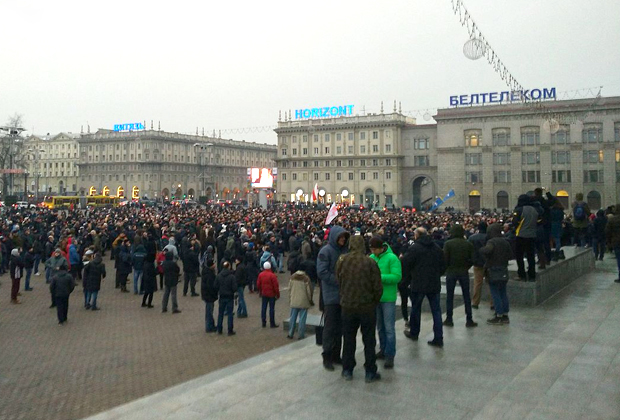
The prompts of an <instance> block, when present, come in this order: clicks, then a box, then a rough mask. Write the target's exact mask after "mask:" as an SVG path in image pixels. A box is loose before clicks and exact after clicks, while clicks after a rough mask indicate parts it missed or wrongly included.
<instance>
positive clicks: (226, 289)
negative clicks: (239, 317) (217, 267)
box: [215, 261, 237, 335]
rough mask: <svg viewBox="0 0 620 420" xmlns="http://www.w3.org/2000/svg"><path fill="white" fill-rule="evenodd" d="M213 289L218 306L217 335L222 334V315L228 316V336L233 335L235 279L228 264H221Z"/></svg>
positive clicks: (225, 262) (226, 262)
mask: <svg viewBox="0 0 620 420" xmlns="http://www.w3.org/2000/svg"><path fill="white" fill-rule="evenodd" d="M215 287H216V288H217V290H218V295H219V299H220V305H219V308H218V315H217V333H218V334H222V329H223V323H224V313H226V314H227V315H228V335H235V334H236V333H235V331H234V329H233V305H234V299H235V293H236V292H237V279H236V278H235V274H234V273H233V272H232V271H231V269H230V263H229V262H228V261H224V262H223V263H222V271H220V273H219V274H218V275H217V277H216V278H215Z"/></svg>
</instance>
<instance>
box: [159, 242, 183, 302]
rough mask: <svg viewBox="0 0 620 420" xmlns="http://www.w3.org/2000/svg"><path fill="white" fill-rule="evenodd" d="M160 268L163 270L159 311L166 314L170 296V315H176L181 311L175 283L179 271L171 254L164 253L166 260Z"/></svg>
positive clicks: (177, 279)
mask: <svg viewBox="0 0 620 420" xmlns="http://www.w3.org/2000/svg"><path fill="white" fill-rule="evenodd" d="M162 267H163V269H164V297H163V298H162V302H161V311H162V312H168V298H169V297H170V295H172V313H173V314H178V313H180V312H181V311H180V310H179V304H178V303H177V283H178V282H179V275H180V272H181V269H180V268H179V265H178V264H177V263H176V262H175V261H174V260H173V255H172V252H167V253H166V260H165V261H164V262H163V264H162Z"/></svg>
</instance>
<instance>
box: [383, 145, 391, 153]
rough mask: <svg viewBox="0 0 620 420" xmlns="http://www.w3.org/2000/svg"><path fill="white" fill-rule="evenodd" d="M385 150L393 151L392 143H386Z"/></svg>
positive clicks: (387, 151)
mask: <svg viewBox="0 0 620 420" xmlns="http://www.w3.org/2000/svg"><path fill="white" fill-rule="evenodd" d="M385 152H386V153H391V152H392V145H391V144H386V145H385Z"/></svg>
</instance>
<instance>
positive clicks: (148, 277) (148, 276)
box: [142, 261, 157, 308]
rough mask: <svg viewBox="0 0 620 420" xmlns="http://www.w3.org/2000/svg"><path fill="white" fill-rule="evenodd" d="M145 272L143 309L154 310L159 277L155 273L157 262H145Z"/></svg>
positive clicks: (143, 274) (143, 275) (143, 279)
mask: <svg viewBox="0 0 620 420" xmlns="http://www.w3.org/2000/svg"><path fill="white" fill-rule="evenodd" d="M143 270H144V272H143V273H142V290H143V291H144V296H143V297H142V307H143V308H153V293H155V291H156V290H157V277H156V272H155V262H153V261H145V262H144V268H143Z"/></svg>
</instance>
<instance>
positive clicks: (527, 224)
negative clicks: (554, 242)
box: [513, 194, 543, 239]
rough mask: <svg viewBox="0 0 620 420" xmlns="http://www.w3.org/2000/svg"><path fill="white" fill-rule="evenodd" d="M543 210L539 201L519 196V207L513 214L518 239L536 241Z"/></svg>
mask: <svg viewBox="0 0 620 420" xmlns="http://www.w3.org/2000/svg"><path fill="white" fill-rule="evenodd" d="M542 214H543V209H542V207H541V206H540V203H539V202H538V201H532V200H530V198H529V197H528V196H527V195H525V194H523V195H520V196H519V201H518V203H517V207H515V211H514V214H513V225H514V226H515V233H516V235H517V237H518V238H529V239H535V238H536V237H537V231H538V218H539V217H541V216H542Z"/></svg>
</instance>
